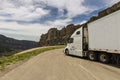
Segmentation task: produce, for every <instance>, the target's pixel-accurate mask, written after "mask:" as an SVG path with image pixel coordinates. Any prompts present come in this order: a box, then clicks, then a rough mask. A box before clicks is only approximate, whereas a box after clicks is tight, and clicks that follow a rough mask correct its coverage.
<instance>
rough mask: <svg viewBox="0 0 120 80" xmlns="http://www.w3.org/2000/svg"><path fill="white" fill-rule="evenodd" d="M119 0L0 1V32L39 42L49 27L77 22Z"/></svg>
mask: <svg viewBox="0 0 120 80" xmlns="http://www.w3.org/2000/svg"><path fill="white" fill-rule="evenodd" d="M119 1H120V0H0V34H3V35H6V36H8V37H12V38H15V39H20V40H33V41H39V39H40V35H41V34H43V33H46V32H47V30H48V29H50V28H52V27H57V28H59V29H60V28H62V27H64V26H65V25H67V24H71V23H74V24H81V23H83V22H85V21H87V20H88V19H89V18H90V17H91V16H93V15H97V13H98V12H99V11H101V10H103V9H105V8H107V7H109V6H111V5H113V4H115V3H117V2H119Z"/></svg>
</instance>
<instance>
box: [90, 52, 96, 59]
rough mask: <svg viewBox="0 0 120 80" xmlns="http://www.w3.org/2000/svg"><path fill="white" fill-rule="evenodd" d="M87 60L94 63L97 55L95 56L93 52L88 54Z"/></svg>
mask: <svg viewBox="0 0 120 80" xmlns="http://www.w3.org/2000/svg"><path fill="white" fill-rule="evenodd" d="M88 58H89V59H90V60H91V61H96V60H97V54H95V53H94V52H89V53H88Z"/></svg>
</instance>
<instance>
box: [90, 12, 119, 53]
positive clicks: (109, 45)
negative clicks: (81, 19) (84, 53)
mask: <svg viewBox="0 0 120 80" xmlns="http://www.w3.org/2000/svg"><path fill="white" fill-rule="evenodd" d="M88 37H89V39H88V41H89V42H88V48H89V50H94V51H106V52H110V53H119V54H120V10H118V11H116V12H114V13H112V14H109V15H107V16H105V17H102V18H100V19H98V20H96V21H93V22H91V23H88Z"/></svg>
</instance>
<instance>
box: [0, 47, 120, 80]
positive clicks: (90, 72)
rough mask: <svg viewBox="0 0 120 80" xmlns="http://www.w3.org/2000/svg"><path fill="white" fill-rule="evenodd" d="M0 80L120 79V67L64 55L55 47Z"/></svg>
mask: <svg viewBox="0 0 120 80" xmlns="http://www.w3.org/2000/svg"><path fill="white" fill-rule="evenodd" d="M0 80H120V69H119V68H117V67H112V66H109V65H105V64H101V63H98V62H92V61H88V60H85V59H81V58H76V57H71V56H65V55H64V54H63V49H56V50H51V51H47V52H44V53H43V54H40V55H38V56H35V57H33V58H31V59H30V60H28V61H26V62H24V63H22V64H21V65H19V66H18V67H16V68H14V69H12V70H10V71H9V72H7V73H6V74H5V75H3V76H1V77H0Z"/></svg>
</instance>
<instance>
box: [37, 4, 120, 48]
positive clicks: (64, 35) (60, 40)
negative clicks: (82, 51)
mask: <svg viewBox="0 0 120 80" xmlns="http://www.w3.org/2000/svg"><path fill="white" fill-rule="evenodd" d="M117 10H120V2H118V3H117V4H115V5H113V6H112V7H109V8H107V9H105V10H103V11H101V12H99V13H98V16H93V17H91V18H90V19H89V20H88V22H86V23H85V24H87V23H90V22H92V21H95V20H97V19H99V18H102V17H104V16H106V15H108V14H111V13H113V12H115V11H117ZM82 25H84V24H82ZM82 25H76V26H75V25H74V24H70V25H67V26H66V27H64V28H62V29H61V30H58V29H57V28H51V29H49V30H48V32H47V33H46V34H42V35H41V38H40V41H39V46H49V45H60V44H66V43H67V41H68V39H69V38H70V36H71V35H72V34H73V32H74V31H75V30H76V29H78V28H79V27H81V26H82Z"/></svg>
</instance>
